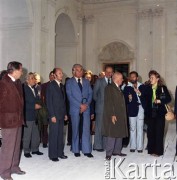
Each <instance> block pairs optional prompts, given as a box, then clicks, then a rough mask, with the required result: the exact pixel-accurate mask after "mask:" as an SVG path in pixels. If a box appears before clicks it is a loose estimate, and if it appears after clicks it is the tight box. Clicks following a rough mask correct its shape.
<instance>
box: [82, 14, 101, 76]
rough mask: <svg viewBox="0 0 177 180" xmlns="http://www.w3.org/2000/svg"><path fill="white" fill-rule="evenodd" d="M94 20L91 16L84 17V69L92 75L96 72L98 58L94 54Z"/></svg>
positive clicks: (95, 37)
mask: <svg viewBox="0 0 177 180" xmlns="http://www.w3.org/2000/svg"><path fill="white" fill-rule="evenodd" d="M96 40H97V33H96V20H95V17H94V16H93V15H88V16H85V43H86V44H85V67H86V69H89V70H91V71H92V72H93V73H95V72H96V70H97V64H98V57H97V53H96Z"/></svg>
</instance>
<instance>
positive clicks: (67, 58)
mask: <svg viewBox="0 0 177 180" xmlns="http://www.w3.org/2000/svg"><path fill="white" fill-rule="evenodd" d="M157 3H158V4H157ZM62 13H64V14H65V15H67V16H68V18H69V19H70V21H71V23H72V26H73V33H74V35H73V37H74V39H73V40H70V41H67V39H66V42H65V41H63V40H62V39H61V38H60V39H58V41H56V39H57V37H56V35H57V33H60V31H58V32H56V22H57V19H58V17H59V16H60V15H61V14H62ZM60 30H61V29H60ZM112 42H121V43H123V44H124V45H126V46H127V47H128V49H129V50H130V51H131V52H132V53H133V54H134V56H133V58H132V59H127V60H124V62H125V61H126V62H129V63H130V71H132V70H137V71H138V72H139V74H140V76H141V77H142V81H143V82H144V81H145V80H147V78H148V76H147V73H148V72H149V70H151V69H155V70H157V71H158V72H159V73H160V74H161V75H162V77H163V78H164V80H165V82H166V84H167V85H168V87H169V89H170V91H171V92H172V94H174V90H175V86H176V84H177V78H176V77H177V63H176V62H177V1H176V0H161V1H158V2H157V1H156V0H151V1H145V0H138V1H137V0H127V1H126V2H125V1H118V2H112V3H96V4H90V3H87V4H82V2H81V1H77V0H15V1H13V0H5V1H0V69H1V70H2V69H5V68H6V65H7V63H8V62H9V61H11V60H17V61H21V62H22V63H23V66H24V68H25V69H27V70H28V72H29V71H33V72H34V71H35V72H38V73H39V74H41V76H42V79H43V81H47V80H48V74H49V72H50V71H51V70H52V69H53V68H54V67H55V66H59V67H61V68H63V70H64V73H65V75H66V76H71V75H72V74H71V66H72V65H73V64H74V63H81V64H83V66H84V67H85V68H86V69H90V70H92V71H93V73H99V72H100V71H101V70H102V63H104V62H102V61H99V58H98V57H99V54H100V53H101V52H102V50H103V48H104V47H105V46H106V45H108V44H109V43H112ZM108 61H110V60H108ZM110 62H111V61H110ZM117 62H121V60H120V59H119V60H117V61H116V60H114V62H112V63H117Z"/></svg>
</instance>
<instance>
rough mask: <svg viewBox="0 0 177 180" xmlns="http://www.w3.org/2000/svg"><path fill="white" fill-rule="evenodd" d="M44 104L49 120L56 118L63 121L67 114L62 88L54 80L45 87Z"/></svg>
mask: <svg viewBox="0 0 177 180" xmlns="http://www.w3.org/2000/svg"><path fill="white" fill-rule="evenodd" d="M62 88H63V89H62ZM46 102H47V109H48V113H49V119H51V118H52V117H56V119H57V120H63V121H64V116H65V115H66V114H67V113H66V104H65V92H64V87H62V85H60V87H59V86H58V84H57V82H56V81H55V80H54V81H52V82H51V83H49V84H48V86H47V92H46Z"/></svg>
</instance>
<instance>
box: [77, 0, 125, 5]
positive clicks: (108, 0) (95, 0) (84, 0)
mask: <svg viewBox="0 0 177 180" xmlns="http://www.w3.org/2000/svg"><path fill="white" fill-rule="evenodd" d="M76 1H77V2H81V3H83V4H102V3H112V2H120V1H126V0H76Z"/></svg>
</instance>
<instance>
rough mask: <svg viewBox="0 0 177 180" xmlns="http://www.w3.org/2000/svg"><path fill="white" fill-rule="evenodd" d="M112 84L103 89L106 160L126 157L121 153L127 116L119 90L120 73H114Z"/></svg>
mask: <svg viewBox="0 0 177 180" xmlns="http://www.w3.org/2000/svg"><path fill="white" fill-rule="evenodd" d="M112 80H113V82H112V83H111V84H110V85H108V86H107V87H106V88H105V93H104V113H103V125H102V134H103V136H106V160H110V159H111V156H112V155H114V156H116V155H118V156H126V154H123V153H121V150H122V138H124V137H127V136H128V129H127V115H126V105H125V100H124V95H123V93H122V91H121V90H120V87H119V86H120V85H121V84H122V81H123V76H122V74H121V73H119V72H116V73H114V75H113V77H112Z"/></svg>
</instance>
